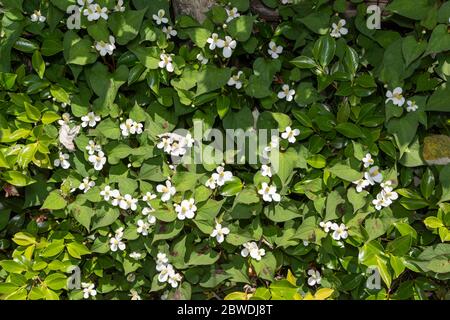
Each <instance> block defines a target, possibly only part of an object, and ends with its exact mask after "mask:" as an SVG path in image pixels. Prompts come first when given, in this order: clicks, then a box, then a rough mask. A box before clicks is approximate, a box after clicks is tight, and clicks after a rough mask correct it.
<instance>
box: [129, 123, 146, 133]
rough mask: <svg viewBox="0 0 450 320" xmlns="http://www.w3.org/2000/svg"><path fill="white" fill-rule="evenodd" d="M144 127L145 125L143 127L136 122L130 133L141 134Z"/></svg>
mask: <svg viewBox="0 0 450 320" xmlns="http://www.w3.org/2000/svg"><path fill="white" fill-rule="evenodd" d="M143 127H144V125H143V124H142V123H140V122H136V121H135V122H134V123H133V126H132V127H131V130H130V132H131V133H132V134H141V133H142V131H143Z"/></svg>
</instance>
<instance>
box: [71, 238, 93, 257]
mask: <svg viewBox="0 0 450 320" xmlns="http://www.w3.org/2000/svg"><path fill="white" fill-rule="evenodd" d="M66 247H67V252H68V253H69V254H70V255H71V256H72V257H74V258H76V259H81V256H83V255H86V254H90V253H91V251H89V249H88V248H87V247H86V246H85V245H84V244H82V243H79V242H75V241H74V242H71V243H69V244H67V246H66Z"/></svg>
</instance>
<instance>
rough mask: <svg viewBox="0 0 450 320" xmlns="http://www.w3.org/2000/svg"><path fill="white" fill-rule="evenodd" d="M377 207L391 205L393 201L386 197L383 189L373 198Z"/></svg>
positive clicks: (379, 208)
mask: <svg viewBox="0 0 450 320" xmlns="http://www.w3.org/2000/svg"><path fill="white" fill-rule="evenodd" d="M372 203H373V205H374V206H375V209H377V210H381V208H382V207H389V206H390V205H391V203H392V201H391V200H390V199H386V198H385V197H384V195H383V191H382V192H380V193H379V194H377V197H376V199H374V200H372Z"/></svg>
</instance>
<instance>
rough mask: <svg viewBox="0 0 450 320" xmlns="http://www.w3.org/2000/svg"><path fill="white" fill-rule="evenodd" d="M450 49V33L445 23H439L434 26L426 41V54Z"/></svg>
mask: <svg viewBox="0 0 450 320" xmlns="http://www.w3.org/2000/svg"><path fill="white" fill-rule="evenodd" d="M448 50H450V34H449V33H448V32H447V25H445V24H440V25H438V26H437V27H436V28H434V30H433V33H432V34H431V37H430V40H429V42H428V47H427V51H426V53H425V54H426V55H428V54H432V53H439V52H443V51H448Z"/></svg>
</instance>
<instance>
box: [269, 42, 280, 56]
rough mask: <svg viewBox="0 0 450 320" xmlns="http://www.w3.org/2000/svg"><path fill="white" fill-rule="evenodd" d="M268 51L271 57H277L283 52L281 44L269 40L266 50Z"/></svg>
mask: <svg viewBox="0 0 450 320" xmlns="http://www.w3.org/2000/svg"><path fill="white" fill-rule="evenodd" d="M267 52H269V54H270V56H271V57H272V59H278V57H279V56H280V54H281V53H282V52H283V47H282V46H277V44H276V43H275V42H273V41H270V42H269V49H268V50H267Z"/></svg>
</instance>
